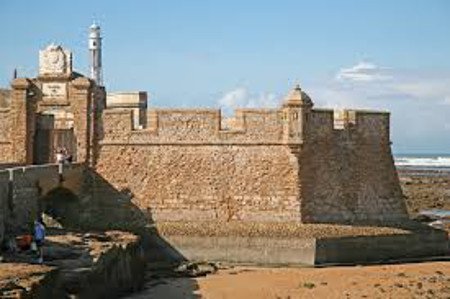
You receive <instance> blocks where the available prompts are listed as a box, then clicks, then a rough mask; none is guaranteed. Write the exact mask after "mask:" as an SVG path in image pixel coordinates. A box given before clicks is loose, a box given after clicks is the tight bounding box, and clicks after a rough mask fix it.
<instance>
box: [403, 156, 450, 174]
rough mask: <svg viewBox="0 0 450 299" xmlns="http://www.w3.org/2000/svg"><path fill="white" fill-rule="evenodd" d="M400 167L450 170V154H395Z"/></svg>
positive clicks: (406, 168)
mask: <svg viewBox="0 0 450 299" xmlns="http://www.w3.org/2000/svg"><path fill="white" fill-rule="evenodd" d="M394 162H395V166H396V167H397V168H398V169H405V170H419V171H422V170H424V171H426V170H431V171H439V172H441V171H442V172H450V154H394Z"/></svg>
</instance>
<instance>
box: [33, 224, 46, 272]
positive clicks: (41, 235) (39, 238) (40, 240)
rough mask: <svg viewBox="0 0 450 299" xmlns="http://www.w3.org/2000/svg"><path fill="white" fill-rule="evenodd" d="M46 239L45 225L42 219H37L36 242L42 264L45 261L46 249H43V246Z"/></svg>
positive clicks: (35, 228) (39, 260) (39, 261)
mask: <svg viewBox="0 0 450 299" xmlns="http://www.w3.org/2000/svg"><path fill="white" fill-rule="evenodd" d="M44 240H45V226H44V225H43V224H42V222H41V221H40V220H36V221H35V222H34V242H35V243H36V249H37V253H38V263H39V264H42V263H43V262H44V251H43V250H42V246H44Z"/></svg>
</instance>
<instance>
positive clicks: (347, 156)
mask: <svg viewBox="0 0 450 299" xmlns="http://www.w3.org/2000/svg"><path fill="white" fill-rule="evenodd" d="M146 123H147V124H148V126H147V128H145V129H141V130H136V129H134V128H133V114H132V111H131V110H129V109H120V110H118V109H114V110H108V109H107V110H105V111H104V113H103V140H101V141H100V145H99V152H98V159H97V161H96V170H97V171H98V172H99V174H101V175H102V176H103V177H104V178H105V179H106V180H107V181H108V182H110V183H111V184H112V185H114V187H116V188H118V189H119V190H120V189H126V190H128V191H129V192H131V194H132V195H133V196H134V199H133V200H134V202H135V204H136V205H137V206H139V207H140V208H141V209H142V210H145V211H146V212H147V213H149V214H151V216H152V219H154V220H156V221H173V220H186V221H195V220H223V221H229V220H242V221H301V222H332V223H336V222H337V223H339V222H354V221H360V222H367V221H370V222H372V221H378V222H383V221H387V220H399V219H402V218H406V217H407V212H406V207H405V203H404V200H403V197H402V193H401V189H400V186H399V182H398V177H397V174H396V172H395V168H394V164H393V159H392V154H391V150H390V140H389V114H388V113H385V112H370V111H346V112H344V113H343V114H342V115H341V116H339V117H336V116H335V115H334V114H333V111H331V110H320V109H312V101H311V99H310V98H309V97H308V96H307V95H306V94H305V93H304V92H302V91H301V89H300V88H299V87H297V88H296V89H294V90H293V91H292V92H291V94H290V95H289V96H288V98H287V100H286V102H285V103H284V105H283V107H280V108H279V109H271V110H260V109H259V110H256V109H246V110H238V111H237V112H236V116H235V120H234V122H233V126H232V127H231V128H229V129H226V130H224V129H222V128H221V126H220V124H221V116H220V112H219V111H216V110H169V109H167V110H151V111H149V112H148V113H147V119H146Z"/></svg>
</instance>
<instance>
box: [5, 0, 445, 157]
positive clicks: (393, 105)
mask: <svg viewBox="0 0 450 299" xmlns="http://www.w3.org/2000/svg"><path fill="white" fill-rule="evenodd" d="M94 19H95V20H97V21H98V23H100V25H101V27H102V32H103V36H104V48H103V50H104V53H103V55H104V61H103V62H104V77H105V83H106V86H107V88H108V90H109V91H119V90H146V91H148V92H149V94H150V97H151V99H150V104H151V105H154V106H171V107H173V106H182V107H196V106H204V107H222V108H223V109H224V110H225V111H229V110H231V109H232V108H234V107H235V106H245V107H253V106H274V105H277V104H278V103H279V102H280V101H281V100H282V98H283V96H284V95H285V94H286V93H287V92H288V91H289V89H290V88H291V87H292V86H293V85H294V84H295V83H296V82H299V83H300V84H301V86H302V88H303V89H304V90H305V91H306V92H307V93H309V94H310V95H311V97H312V98H313V100H314V101H315V103H316V106H328V107H331V108H341V107H352V108H356V107H361V108H377V109H387V110H390V111H391V112H392V140H393V143H394V150H395V151H396V152H447V153H450V1H437V0H435V1H431V0H430V1H425V0H424V1H412V0H409V1H402V0H397V1H392V0H389V1H388V0H384V1H383V0H378V1H368V0H367V1H364V0H362V1H361V0H360V1H331V0H330V1H282V0H279V1H263V0H260V1H243V0H241V1H235V0H228V1H200V0H198V1H195V0H192V1H170V0H169V1H163V0H161V1H106V0H105V1H84V0H83V1H23V0H22V1H5V0H0V26H1V27H0V28H1V29H0V40H1V43H0V86H2V87H6V86H8V84H9V81H10V79H11V75H12V72H13V69H14V68H17V69H18V73H19V75H20V76H29V77H33V76H35V75H36V73H37V65H38V50H39V49H42V48H44V47H45V46H46V45H47V44H48V43H50V42H56V43H60V44H62V45H63V46H64V47H67V48H69V49H70V50H72V51H73V54H74V65H75V68H76V69H77V70H78V71H80V72H82V73H87V69H88V62H87V57H88V53H87V50H86V49H87V40H86V36H87V28H88V26H89V25H90V24H91V23H92V21H93V20H94Z"/></svg>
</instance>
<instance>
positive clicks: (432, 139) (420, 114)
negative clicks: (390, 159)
mask: <svg viewBox="0 0 450 299" xmlns="http://www.w3.org/2000/svg"><path fill="white" fill-rule="evenodd" d="M306 92H309V93H310V95H311V96H312V99H313V101H314V102H315V103H316V106H318V107H323V106H325V107H331V108H355V109H361V108H362V109H364V108H366V109H367V108H368V109H376V110H388V111H390V112H391V124H392V134H393V135H392V140H393V141H394V146H396V147H397V149H403V150H405V149H406V150H409V151H415V150H417V149H429V150H430V151H433V150H435V151H445V152H448V151H449V150H450V138H449V137H450V136H449V130H450V123H449V122H448V120H449V119H450V117H449V115H450V71H449V70H424V69H409V70H408V69H395V68H388V67H379V66H377V64H374V63H369V62H364V63H357V64H356V65H354V66H352V67H347V68H342V69H341V70H339V71H338V72H337V74H336V75H335V76H333V77H330V78H328V80H324V82H320V83H317V84H315V85H313V86H311V88H309V89H308V90H306Z"/></svg>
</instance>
